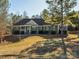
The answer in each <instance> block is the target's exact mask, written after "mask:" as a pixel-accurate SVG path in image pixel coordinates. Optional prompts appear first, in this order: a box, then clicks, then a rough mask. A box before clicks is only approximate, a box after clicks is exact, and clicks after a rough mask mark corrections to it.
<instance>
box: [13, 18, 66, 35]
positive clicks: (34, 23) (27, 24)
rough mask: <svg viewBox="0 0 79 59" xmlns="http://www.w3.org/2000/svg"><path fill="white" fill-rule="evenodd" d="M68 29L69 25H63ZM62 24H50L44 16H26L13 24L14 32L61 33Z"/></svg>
mask: <svg viewBox="0 0 79 59" xmlns="http://www.w3.org/2000/svg"><path fill="white" fill-rule="evenodd" d="M63 29H64V31H67V26H64V27H63ZM60 30H61V27H60V25H53V26H52V25H50V24H49V23H45V21H44V20H43V19H42V18H25V19H22V20H20V21H18V22H17V23H15V24H13V27H12V32H13V34H59V33H60Z"/></svg>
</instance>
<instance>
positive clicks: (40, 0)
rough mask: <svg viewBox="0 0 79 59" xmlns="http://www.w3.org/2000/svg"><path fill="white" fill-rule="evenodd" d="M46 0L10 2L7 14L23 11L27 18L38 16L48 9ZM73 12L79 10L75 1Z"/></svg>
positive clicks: (16, 0)
mask: <svg viewBox="0 0 79 59" xmlns="http://www.w3.org/2000/svg"><path fill="white" fill-rule="evenodd" d="M45 1H46V0H11V2H10V4H11V5H10V8H9V13H11V12H12V13H16V14H22V13H23V11H26V12H27V15H28V16H30V17H31V16H32V15H37V14H40V13H41V12H42V11H43V9H46V8H48V5H47V4H46V2H45ZM77 2H78V3H77V6H76V7H75V8H74V9H75V10H79V0H77Z"/></svg>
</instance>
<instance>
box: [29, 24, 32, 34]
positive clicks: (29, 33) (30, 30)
mask: <svg viewBox="0 0 79 59" xmlns="http://www.w3.org/2000/svg"><path fill="white" fill-rule="evenodd" d="M28 27H29V34H31V27H32V26H31V25H30V26H28Z"/></svg>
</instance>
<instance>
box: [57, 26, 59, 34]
mask: <svg viewBox="0 0 79 59" xmlns="http://www.w3.org/2000/svg"><path fill="white" fill-rule="evenodd" d="M57 34H59V25H57Z"/></svg>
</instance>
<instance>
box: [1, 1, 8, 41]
mask: <svg viewBox="0 0 79 59" xmlns="http://www.w3.org/2000/svg"><path fill="white" fill-rule="evenodd" d="M8 4H9V0H0V40H1V42H2V41H3V37H4V35H5V34H6V33H7V23H6V18H7V10H8Z"/></svg>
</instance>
